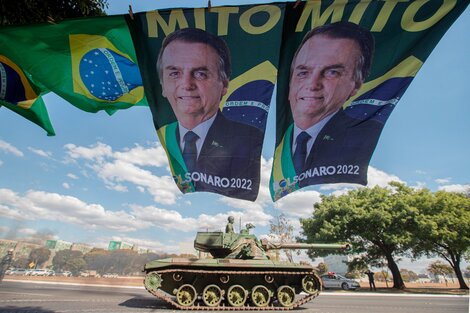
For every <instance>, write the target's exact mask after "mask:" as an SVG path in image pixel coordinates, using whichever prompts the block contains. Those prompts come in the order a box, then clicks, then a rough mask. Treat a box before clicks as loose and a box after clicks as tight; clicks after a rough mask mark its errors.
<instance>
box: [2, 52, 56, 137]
mask: <svg viewBox="0 0 470 313" xmlns="http://www.w3.org/2000/svg"><path fill="white" fill-rule="evenodd" d="M44 93H47V90H44V89H42V88H40V87H39V86H37V85H35V84H34V83H33V82H32V80H31V79H30V78H28V75H27V74H26V73H25V72H24V71H23V70H21V68H20V67H19V66H18V65H17V64H15V63H14V62H13V61H12V60H10V59H9V58H8V57H6V56H5V55H2V54H0V106H4V107H6V108H8V109H10V110H12V111H14V112H16V113H17V114H19V115H21V116H23V117H25V118H27V119H28V120H30V121H31V122H33V123H35V124H37V125H39V126H40V127H41V128H43V129H44V130H45V131H46V132H47V135H48V136H54V135H55V132H54V128H53V127H52V124H51V121H50V120H49V115H48V113H47V109H46V106H45V104H44V101H43V100H42V97H41V94H44Z"/></svg>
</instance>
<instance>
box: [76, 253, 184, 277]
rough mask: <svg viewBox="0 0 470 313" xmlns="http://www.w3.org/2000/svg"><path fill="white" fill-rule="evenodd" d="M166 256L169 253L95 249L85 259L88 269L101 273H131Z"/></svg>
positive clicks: (139, 270) (137, 271) (138, 271)
mask: <svg viewBox="0 0 470 313" xmlns="http://www.w3.org/2000/svg"><path fill="white" fill-rule="evenodd" d="M165 257H168V255H167V254H155V253H146V254H138V253H137V252H135V251H132V250H116V251H107V250H103V249H93V250H91V251H90V252H88V253H87V254H85V256H84V260H85V262H86V264H87V269H88V270H95V271H96V272H97V273H98V274H100V275H104V274H106V273H115V274H119V275H131V274H135V273H140V272H141V271H142V269H143V268H144V265H145V263H147V262H149V261H152V260H156V259H161V258H165ZM175 257H176V255H175Z"/></svg>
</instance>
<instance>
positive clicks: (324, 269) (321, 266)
mask: <svg viewBox="0 0 470 313" xmlns="http://www.w3.org/2000/svg"><path fill="white" fill-rule="evenodd" d="M326 273H328V265H327V264H326V263H324V262H321V263H318V265H317V274H318V275H320V276H321V275H323V274H326Z"/></svg>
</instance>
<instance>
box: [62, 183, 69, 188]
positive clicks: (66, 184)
mask: <svg viewBox="0 0 470 313" xmlns="http://www.w3.org/2000/svg"><path fill="white" fill-rule="evenodd" d="M62 187H64V188H65V189H70V185H69V184H68V183H62Z"/></svg>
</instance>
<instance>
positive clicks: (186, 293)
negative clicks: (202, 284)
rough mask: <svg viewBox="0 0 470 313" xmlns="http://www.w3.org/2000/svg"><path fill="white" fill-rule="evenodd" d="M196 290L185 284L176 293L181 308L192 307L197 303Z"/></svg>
mask: <svg viewBox="0 0 470 313" xmlns="http://www.w3.org/2000/svg"><path fill="white" fill-rule="evenodd" d="M196 296H197V293H196V289H194V287H193V286H192V285H190V284H184V285H182V286H181V287H179V288H178V290H177V291H176V301H177V302H178V304H179V305H181V306H191V305H193V303H194V301H196Z"/></svg>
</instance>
